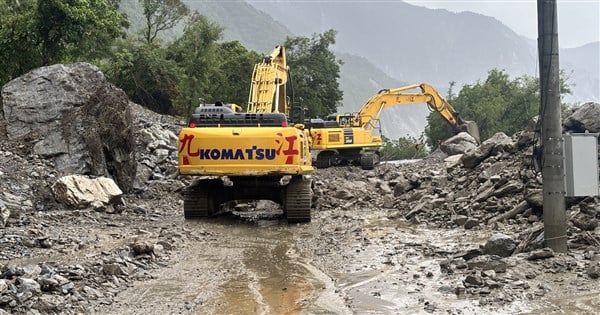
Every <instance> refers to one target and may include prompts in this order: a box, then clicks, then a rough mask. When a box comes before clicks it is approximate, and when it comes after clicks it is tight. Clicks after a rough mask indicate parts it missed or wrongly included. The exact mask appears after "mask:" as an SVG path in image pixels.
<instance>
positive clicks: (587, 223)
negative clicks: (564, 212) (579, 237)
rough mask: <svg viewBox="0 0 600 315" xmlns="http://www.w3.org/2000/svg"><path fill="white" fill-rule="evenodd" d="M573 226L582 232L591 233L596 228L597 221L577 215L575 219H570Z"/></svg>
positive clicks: (583, 215) (581, 214) (586, 216)
mask: <svg viewBox="0 0 600 315" xmlns="http://www.w3.org/2000/svg"><path fill="white" fill-rule="evenodd" d="M571 222H573V225H574V226H576V227H578V228H580V229H582V230H584V231H593V230H595V229H596V228H597V227H598V220H597V219H596V218H594V217H592V216H589V215H586V214H583V213H579V214H578V215H576V216H575V217H573V218H572V219H571Z"/></svg>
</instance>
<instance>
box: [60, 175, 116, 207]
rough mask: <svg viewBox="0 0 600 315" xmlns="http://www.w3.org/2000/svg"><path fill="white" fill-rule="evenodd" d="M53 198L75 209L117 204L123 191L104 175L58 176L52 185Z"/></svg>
mask: <svg viewBox="0 0 600 315" xmlns="http://www.w3.org/2000/svg"><path fill="white" fill-rule="evenodd" d="M52 192H53V193H54V198H56V200H57V201H58V202H60V203H63V204H65V205H67V206H70V207H72V208H75V209H82V208H86V207H89V206H92V207H95V208H99V207H101V206H103V205H109V204H117V203H120V201H121V199H120V198H121V195H123V192H122V191H121V189H119V187H118V186H117V185H116V184H115V182H114V181H113V180H112V179H110V178H106V177H99V178H89V177H87V176H83V175H69V176H64V177H61V178H59V179H58V180H57V181H56V183H54V185H52Z"/></svg>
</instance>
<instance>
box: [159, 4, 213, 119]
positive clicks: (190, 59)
mask: <svg viewBox="0 0 600 315" xmlns="http://www.w3.org/2000/svg"><path fill="white" fill-rule="evenodd" d="M222 33H223V28H222V27H221V26H220V25H218V24H216V23H214V22H212V21H210V20H209V19H208V18H207V17H205V16H203V15H195V16H194V17H193V18H192V19H191V20H190V22H188V24H187V25H186V26H185V28H184V32H183V35H182V36H181V37H180V38H178V39H177V40H175V41H174V42H173V43H172V44H171V45H169V46H168V47H167V55H166V57H167V58H168V59H169V60H171V61H173V62H175V63H176V64H177V65H178V66H179V67H180V68H181V69H182V72H183V76H182V78H181V81H180V82H179V90H180V92H181V93H180V94H179V96H178V98H177V99H176V100H175V102H174V106H175V111H176V112H178V113H180V114H184V115H187V114H190V113H191V111H192V110H193V108H195V107H196V106H198V105H199V103H200V100H201V99H203V100H205V101H206V102H214V101H216V99H215V98H219V100H220V97H219V95H212V94H211V92H216V91H215V90H216V88H211V87H213V86H215V83H216V82H223V81H224V78H223V77H222V76H223V74H222V73H220V71H219V69H218V65H219V63H220V56H219V45H218V44H217V41H218V40H219V39H220V38H221V36H222ZM223 101H225V100H223Z"/></svg>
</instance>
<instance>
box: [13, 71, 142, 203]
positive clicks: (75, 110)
mask: <svg viewBox="0 0 600 315" xmlns="http://www.w3.org/2000/svg"><path fill="white" fill-rule="evenodd" d="M2 109H3V116H4V125H5V127H6V136H7V137H8V139H9V140H11V141H19V142H22V143H23V144H26V145H30V146H31V148H30V149H31V151H32V152H33V153H34V154H37V155H39V156H41V157H43V158H47V159H51V160H53V162H54V166H55V168H56V170H57V171H58V173H59V175H68V174H90V175H97V176H108V177H112V178H114V179H115V181H116V182H117V183H118V185H119V186H120V187H121V188H122V189H123V190H125V191H129V190H130V189H131V188H132V184H133V180H134V178H135V173H136V162H135V139H134V133H133V125H132V117H131V109H130V107H129V105H128V98H127V95H126V94H125V93H124V92H123V91H122V90H120V89H118V88H116V87H115V86H113V85H112V84H110V83H109V82H108V81H107V80H106V78H105V77H104V75H103V74H102V72H101V71H100V70H99V69H98V68H97V67H96V66H94V65H91V64H88V63H76V64H69V65H60V64H58V65H52V66H48V67H41V68H38V69H35V70H32V71H30V72H29V73H27V74H25V75H23V76H21V77H18V78H16V79H14V80H12V81H10V82H8V83H7V84H6V85H4V87H3V88H2Z"/></svg>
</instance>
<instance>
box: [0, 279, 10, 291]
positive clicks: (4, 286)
mask: <svg viewBox="0 0 600 315" xmlns="http://www.w3.org/2000/svg"><path fill="white" fill-rule="evenodd" d="M6 290H8V280H5V279H0V294H2V293H4V291H6Z"/></svg>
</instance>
